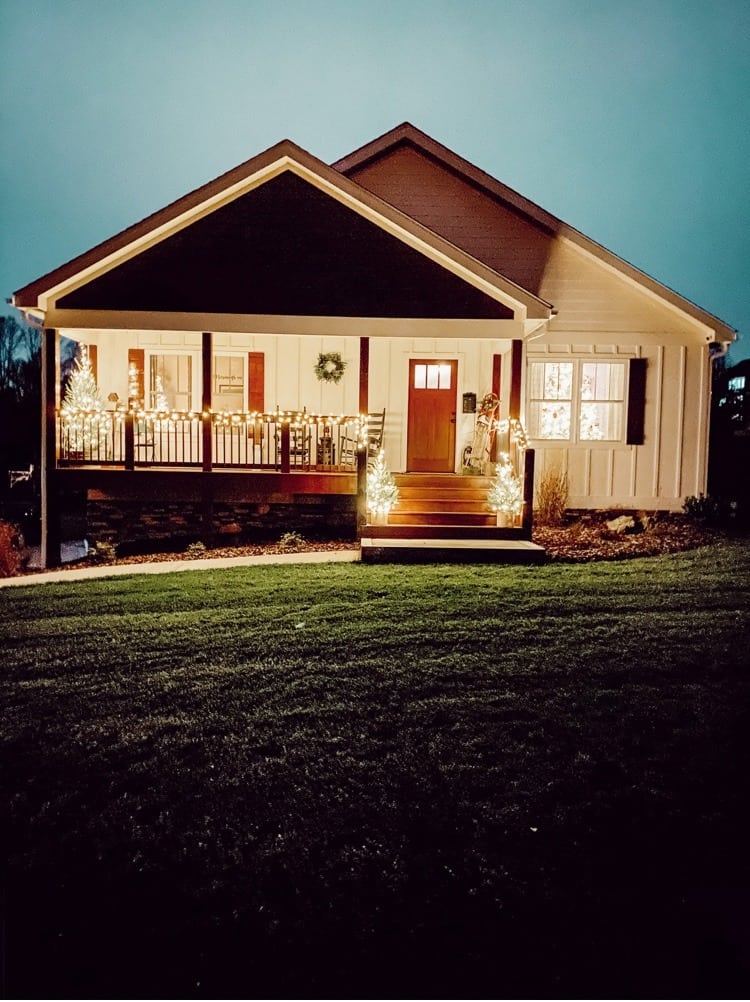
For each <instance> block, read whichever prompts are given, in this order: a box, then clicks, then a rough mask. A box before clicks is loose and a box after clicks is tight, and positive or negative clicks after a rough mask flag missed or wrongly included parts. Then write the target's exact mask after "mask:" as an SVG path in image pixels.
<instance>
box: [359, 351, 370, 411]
mask: <svg viewBox="0 0 750 1002" xmlns="http://www.w3.org/2000/svg"><path fill="white" fill-rule="evenodd" d="M369 391H370V339H369V337H361V338H360V339H359V413H360V414H366V413H367V412H368V410H369V409H370V392H369Z"/></svg>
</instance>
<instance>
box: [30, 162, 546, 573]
mask: <svg viewBox="0 0 750 1002" xmlns="http://www.w3.org/2000/svg"><path fill="white" fill-rule="evenodd" d="M15 303H16V305H18V306H19V307H20V308H22V309H26V310H27V311H28V312H29V314H30V315H32V316H34V317H36V318H37V319H38V320H39V322H40V323H41V324H42V325H43V326H44V330H45V333H44V337H43V387H44V389H43V393H44V405H43V406H44V415H45V417H44V432H43V450H42V452H43V457H42V512H43V516H42V517H43V525H42V551H43V560H44V562H45V563H47V564H53V563H56V562H57V561H58V560H59V542H60V540H59V518H58V516H57V512H58V509H59V503H58V495H59V492H60V491H61V490H64V489H66V486H67V485H69V484H71V483H73V482H74V483H75V484H76V485H78V486H79V487H81V488H82V489H85V490H86V491H87V493H88V495H89V497H94V495H96V498H95V499H96V500H97V501H98V502H101V503H102V504H105V503H106V504H110V503H111V504H112V505H113V506H115V505H116V504H117V503H118V501H119V502H122V503H125V502H127V501H132V502H133V503H135V502H136V501H137V502H138V503H140V504H141V506H143V507H148V506H152V505H156V504H157V503H158V502H159V501H160V500H161V499H162V498H163V497H164V496H165V494H164V492H167V494H168V496H169V498H170V499H171V500H170V503H172V504H179V497H178V494H179V492H180V491H187V492H189V493H190V495H191V496H195V497H196V498H198V500H199V502H200V505H201V506H202V511H203V516H202V519H203V523H202V524H203V525H204V527H205V531H206V532H208V527H209V526H210V525H213V524H214V522H213V521H212V516H211V510H212V508H213V510H214V511H215V509H216V507H217V506H218V505H220V504H223V503H224V501H225V500H226V499H225V498H224V497H223V495H224V494H225V493H227V492H228V493H229V494H231V495H232V498H231V500H232V503H234V502H235V499H236V500H237V503H240V502H242V503H246V504H248V505H255V506H256V507H257V513H258V516H259V517H263V514H262V511H263V510H264V509H266V508H267V509H268V511H269V512H271V511H274V510H275V509H274V506H277V508H279V510H281V511H283V513H284V514H285V515H287V516H289V518H290V528H293V525H292V522H291V520H292V516H294V515H295V513H297V512H299V511H300V510H302V509H303V508H305V507H306V506H307V507H308V508H309V505H310V499H311V498H313V499H318V500H316V501H315V504H318V502H320V518H321V523H322V525H325V524H326V522H327V519H328V516H327V515H326V503H325V500H324V499H325V498H328V499H337V500H336V501H335V502H334V501H333V500H331V504H336V505H343V506H344V507H346V506H349V510H350V512H351V531H352V532H353V533H355V534H359V535H361V533H362V527H363V526H365V525H367V524H368V509H367V497H366V474H367V453H366V449H367V445H368V441H369V437H370V428H371V426H372V415H375V414H379V415H384V426H383V429H382V441H381V442H380V445H381V446H382V449H383V451H384V455H385V458H386V461H387V464H388V466H389V468H390V469H391V470H392V471H394V472H399V473H409V474H415V475H419V474H427V473H430V474H432V473H438V474H445V475H448V476H453V477H456V478H461V477H462V476H463V474H464V472H465V471H466V468H467V450H469V455H470V457H471V460H472V461H471V465H470V472H471V473H473V474H476V473H478V472H481V473H487V472H490V470H489V466H488V464H491V463H492V462H493V461H494V459H495V458H496V455H497V453H498V451H500V450H502V451H510V452H514V457H513V459H511V460H510V461H511V462H512V463H513V464H514V466H513V468H514V470H515V471H516V474H517V475H518V476H519V477H520V478H521V479H522V480H523V483H524V484H526V485H530V484H531V478H530V477H529V476H528V470H529V468H530V465H529V464H530V456H531V453H530V450H524V449H519V450H514V449H512V448H510V441H509V439H510V437H511V435H512V434H515V431H516V429H517V426H518V425H519V423H520V420H521V404H522V401H521V396H522V389H521V386H522V371H523V364H524V363H523V358H524V350H525V339H526V338H528V337H529V336H530V335H532V334H533V333H535V332H537V331H538V330H539V329H540V328H541V327H543V325H544V324H546V323H547V321H548V320H549V318H550V316H551V315H552V313H551V310H552V308H551V306H550V304H549V303H546V302H544V301H542V300H541V299H539V298H538V297H537V296H536V295H534V294H533V293H530V292H528V291H527V290H525V289H523V288H521V287H520V286H518V285H516V284H515V283H513V282H512V281H510V280H508V279H507V278H506V277H504V276H503V275H501V274H499V273H498V272H496V271H493V270H492V269H491V268H489V267H487V266H485V265H483V264H481V263H480V262H479V261H478V260H477V259H475V258H473V257H471V256H470V255H468V254H466V253H465V252H463V251H460V250H459V249H458V248H457V247H455V246H454V245H453V244H451V243H449V242H447V241H445V240H444V239H442V238H441V237H439V236H438V235H437V234H436V233H434V232H433V231H431V230H429V229H426V228H425V227H423V226H422V225H421V224H418V223H416V222H415V221H414V220H413V219H411V218H410V217H408V216H406V215H404V214H403V213H401V212H400V211H398V210H395V209H394V208H393V207H392V206H389V205H388V204H387V203H384V202H382V201H381V200H380V199H378V198H377V196H374V195H372V193H370V192H368V191H367V190H366V189H363V188H361V187H360V186H358V185H357V184H355V183H353V182H351V181H350V180H348V179H347V178H346V177H343V176H342V175H341V174H340V173H338V172H337V171H335V170H332V169H331V168H329V167H327V166H326V165H325V164H322V163H321V162H320V161H317V160H316V159H315V158H313V157H310V156H309V154H306V153H305V152H304V151H302V150H300V149H299V148H297V147H295V146H294V144H290V143H287V142H284V143H281V144H279V145H278V146H277V147H274V148H272V149H270V150H268V151H266V153H264V154H261V155H260V156H259V157H257V158H254V159H253V160H252V161H248V162H247V163H246V164H243V165H241V166H240V167H239V168H237V169H236V170H235V171H233V172H230V174H228V175H224V176H222V177H221V178H217V179H216V181H215V182H211V183H210V184H209V185H206V186H204V188H202V189H198V190H197V191H195V192H192V193H190V194H189V195H186V196H185V197H184V198H183V199H181V200H178V201H177V202H175V203H172V204H170V205H169V206H167V207H166V208H165V209H164V210H162V211H160V212H158V213H156V214H154V216H152V217H149V218H148V219H145V220H143V221H142V222H140V223H137V224H135V225H134V226H132V227H130V228H129V229H128V230H125V231H123V232H122V233H121V234H118V235H116V236H115V237H113V238H111V239H110V240H109V241H106V242H105V243H104V244H102V245H100V246H99V247H96V248H92V250H91V251H89V252H87V253H86V254H83V255H81V256H80V257H79V258H77V259H75V260H74V261H71V262H69V263H68V264H66V265H62V266H61V267H60V268H58V269H57V270H56V271H55V272H52V273H49V274H48V275H46V276H43V277H42V278H40V279H38V280H37V281H36V282H33V283H31V284H30V285H29V286H26V287H25V288H24V289H22V290H19V292H18V293H17V294H16V299H15ZM63 336H64V337H68V338H71V339H72V340H74V341H76V342H78V343H79V344H86V345H87V346H88V351H89V353H90V355H91V357H92V361H93V362H94V363H95V367H96V383H97V386H98V388H99V390H100V392H101V394H102V397H103V399H104V401H106V403H105V404H104V406H103V407H97V408H95V413H93V414H92V413H89V412H88V409H87V408H86V407H80V406H79V407H71V406H69V403H66V401H65V400H64V399H61V382H60V365H59V351H60V338H61V337H63ZM487 395H491V396H493V397H494V398H496V399H497V400H498V401H499V409H498V410H497V412H496V413H495V414H493V418H492V423H491V427H492V430H493V432H494V439H493V444H492V447H491V449H490V450H489V451H486V452H485V451H483V452H482V456H481V459H482V464H481V469H478V468H477V464H476V462H475V461H476V459H477V450H476V439H475V435H474V433H475V430H476V424H477V422H478V419H479V416H478V402H479V401H481V400H482V399H483V398H484V397H486V396H487ZM503 436H505V437H506V439H508V442H507V443H506V446H507V448H506V447H505V446H503V444H502V439H503ZM519 441H520V439H519ZM472 446H474V451H473V452H472V451H471V448H472ZM516 451H517V452H518V455H517V456H516V455H515V452H516ZM532 489H533V485H532V486H529V487H528V490H529V491H530V490H532ZM243 494H244V495H245V497H244V498H241V497H240V495H243ZM186 496H187V495H186ZM320 499H323V500H322V501H320ZM531 505H532V496H531V494H530V493H529V494H528V497H527V498H526V501H525V508H524V514H523V516H522V517H521V518H518V519H517V524H516V525H515V526H512V527H511V528H510V529H507V530H505V531H512V532H517V533H518V534H519V535H520V534H525V535H526V536H528V534H529V532H530V518H531ZM329 507H330V506H329ZM487 514H488V515H490V517H491V513H490V511H489V508H488V510H487ZM457 528H460V526H457ZM498 531H499V530H498Z"/></svg>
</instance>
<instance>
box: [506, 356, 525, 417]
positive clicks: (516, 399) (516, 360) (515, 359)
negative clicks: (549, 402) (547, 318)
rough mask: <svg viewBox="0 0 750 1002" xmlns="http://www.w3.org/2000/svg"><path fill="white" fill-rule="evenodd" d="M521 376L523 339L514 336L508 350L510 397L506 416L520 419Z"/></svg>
mask: <svg viewBox="0 0 750 1002" xmlns="http://www.w3.org/2000/svg"><path fill="white" fill-rule="evenodd" d="M522 378H523V341H521V340H519V339H518V338H514V339H513V341H512V342H511V352H510V399H509V401H508V417H509V418H510V419H511V420H513V418H515V419H516V421H520V420H521V380H522Z"/></svg>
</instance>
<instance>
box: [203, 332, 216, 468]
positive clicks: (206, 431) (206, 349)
mask: <svg viewBox="0 0 750 1002" xmlns="http://www.w3.org/2000/svg"><path fill="white" fill-rule="evenodd" d="M212 362H213V335H212V334H211V333H210V332H209V331H204V332H203V336H202V338H201V380H202V382H201V387H202V390H201V423H202V430H203V470H204V472H205V473H210V472H211V469H212V468H213V456H212V455H211V366H212Z"/></svg>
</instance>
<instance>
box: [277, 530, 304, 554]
mask: <svg viewBox="0 0 750 1002" xmlns="http://www.w3.org/2000/svg"><path fill="white" fill-rule="evenodd" d="M304 542H305V540H304V538H303V537H302V536H300V534H299V533H298V532H285V533H284V535H283V536H282V537H281V539H280V540H279V546H280V547H281V548H282V550H297V549H299V547H300V546H302V544H303V543H304Z"/></svg>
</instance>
